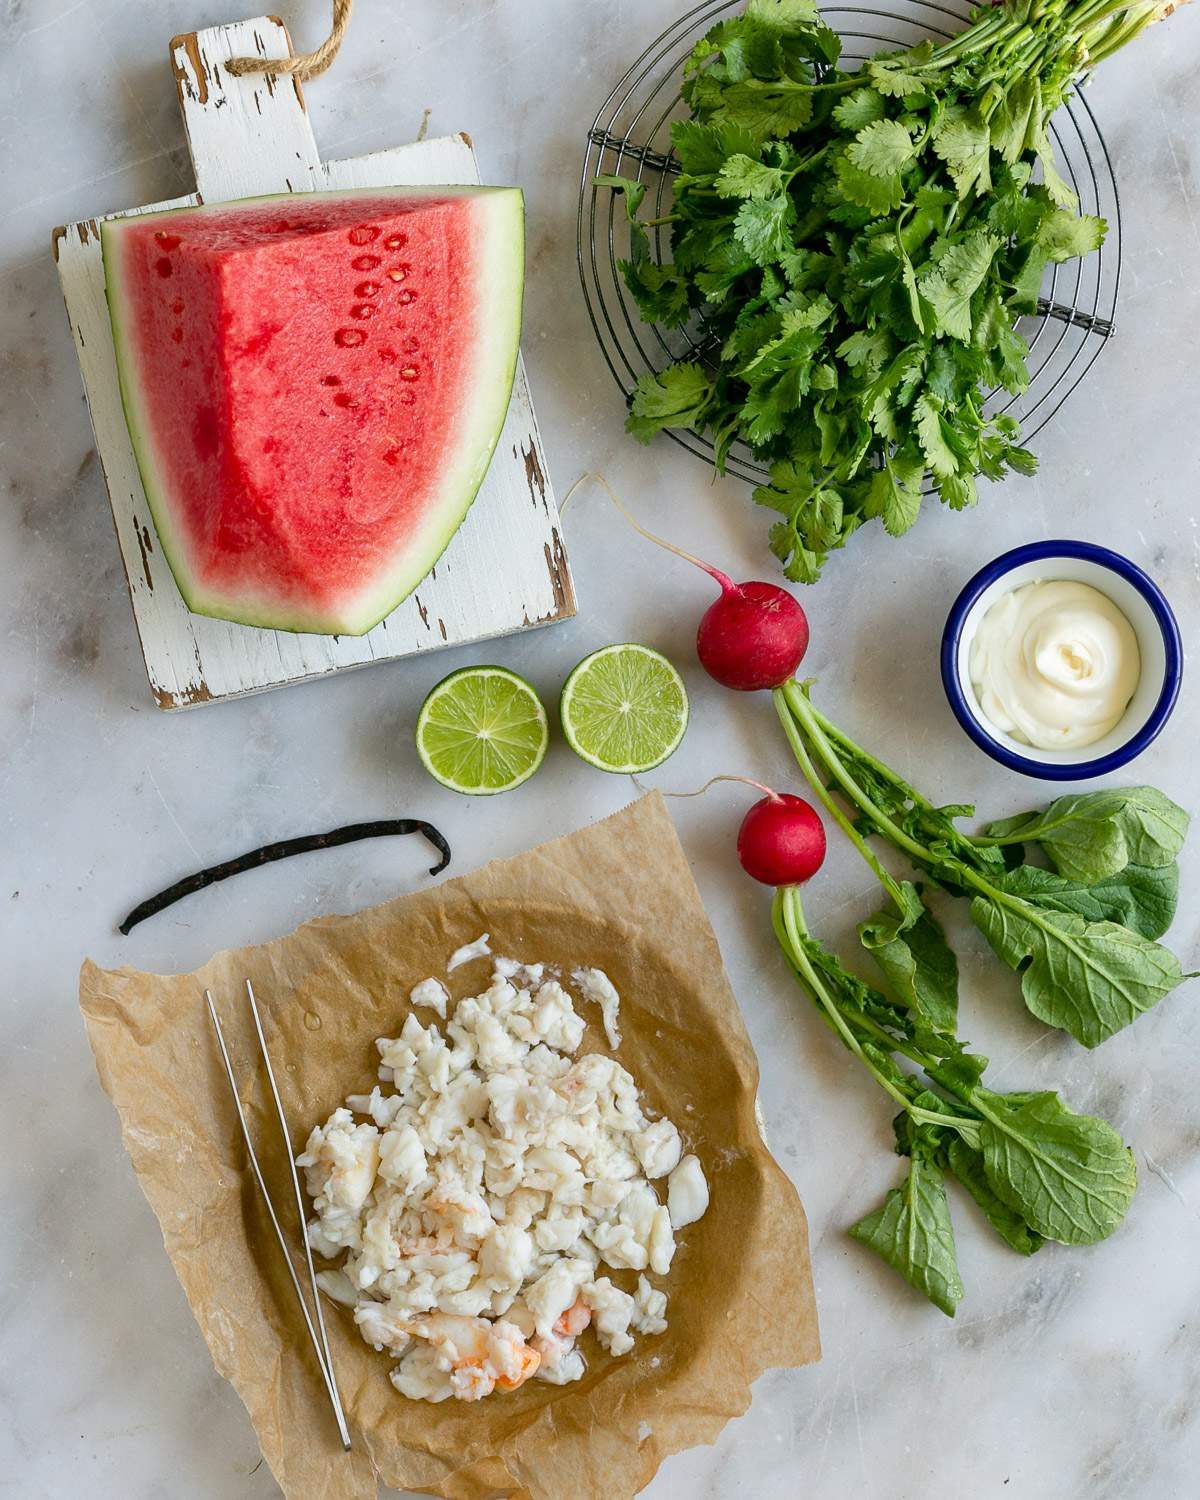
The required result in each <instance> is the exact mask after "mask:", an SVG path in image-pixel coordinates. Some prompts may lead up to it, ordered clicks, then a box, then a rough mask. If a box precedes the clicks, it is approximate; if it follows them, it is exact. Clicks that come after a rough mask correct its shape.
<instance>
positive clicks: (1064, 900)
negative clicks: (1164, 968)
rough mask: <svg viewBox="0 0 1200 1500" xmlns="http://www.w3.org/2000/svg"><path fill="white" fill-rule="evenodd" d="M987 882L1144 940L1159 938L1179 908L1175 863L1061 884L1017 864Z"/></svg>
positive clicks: (1056, 877)
mask: <svg viewBox="0 0 1200 1500" xmlns="http://www.w3.org/2000/svg"><path fill="white" fill-rule="evenodd" d="M990 878H991V882H992V884H993V885H995V886H996V887H997V888H998V889H999V890H1002V891H1008V892H1009V893H1010V894H1011V895H1014V896H1021V897H1023V898H1024V899H1025V900H1026V901H1028V902H1030V903H1031V904H1032V905H1034V906H1040V907H1043V908H1044V909H1046V910H1047V911H1066V912H1074V913H1075V914H1076V915H1077V916H1080V917H1083V918H1084V920H1085V921H1088V922H1119V923H1120V924H1121V926H1122V927H1128V928H1130V929H1131V930H1132V931H1133V932H1137V933H1140V934H1141V935H1142V937H1144V938H1160V937H1162V935H1163V933H1164V932H1166V930H1167V928H1168V927H1170V925H1171V923H1172V922H1173V921H1174V920H1175V910H1176V907H1177V906H1178V904H1179V866H1178V865H1176V864H1174V863H1172V864H1169V865H1157V866H1155V867H1153V868H1149V867H1147V866H1146V865H1126V866H1125V868H1124V869H1123V870H1118V871H1117V873H1116V874H1115V875H1110V876H1108V877H1107V879H1105V880H1097V881H1096V882H1095V884H1093V885H1084V884H1083V883H1082V882H1080V881H1074V880H1065V879H1064V878H1063V877H1062V876H1061V875H1054V874H1052V873H1051V872H1050V871H1049V870H1043V869H1040V868H1039V867H1038V866H1036V865H1018V866H1017V868H1016V869H1014V870H1006V871H1005V872H1004V873H1003V874H994V875H992V876H991V877H990Z"/></svg>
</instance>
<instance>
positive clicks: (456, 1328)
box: [403, 1313, 541, 1401]
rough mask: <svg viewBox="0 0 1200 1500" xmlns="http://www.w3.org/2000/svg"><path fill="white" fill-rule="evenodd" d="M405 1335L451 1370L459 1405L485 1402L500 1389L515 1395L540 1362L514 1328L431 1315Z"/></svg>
mask: <svg viewBox="0 0 1200 1500" xmlns="http://www.w3.org/2000/svg"><path fill="white" fill-rule="evenodd" d="M403 1326H404V1330H405V1332H406V1333H410V1334H412V1335H414V1336H415V1337H416V1338H421V1339H427V1340H428V1341H429V1342H430V1343H431V1344H432V1345H433V1347H434V1348H435V1349H436V1350H437V1352H438V1354H439V1355H440V1356H441V1359H442V1362H444V1363H445V1364H447V1365H448V1366H449V1370H450V1382H451V1384H452V1386H453V1387H454V1394H455V1395H456V1396H457V1397H458V1399H459V1400H460V1401H480V1400H482V1399H483V1397H484V1396H490V1395H491V1393H492V1391H493V1390H494V1389H495V1388H496V1386H499V1387H500V1389H501V1390H504V1391H515V1390H516V1388H517V1387H518V1386H519V1385H523V1384H524V1382H525V1381H526V1380H528V1379H529V1377H530V1376H531V1375H533V1374H535V1373H536V1371H537V1367H538V1365H539V1364H540V1363H541V1356H540V1355H539V1354H538V1352H537V1350H536V1349H532V1348H530V1346H529V1345H528V1344H527V1343H526V1342H525V1336H524V1335H523V1334H522V1332H521V1330H520V1329H519V1328H518V1327H517V1326H516V1325H515V1324H513V1323H505V1322H498V1323H489V1322H488V1320H487V1319H486V1318H467V1317H460V1316H459V1315H457V1314H455V1313H429V1314H427V1315H426V1316H425V1317H422V1318H414V1319H413V1320H412V1321H411V1322H408V1323H406V1324H404V1325H403Z"/></svg>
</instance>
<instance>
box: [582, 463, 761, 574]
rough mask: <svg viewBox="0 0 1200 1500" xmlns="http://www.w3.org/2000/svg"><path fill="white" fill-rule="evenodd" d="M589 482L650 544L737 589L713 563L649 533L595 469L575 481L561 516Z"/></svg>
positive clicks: (653, 533)
mask: <svg viewBox="0 0 1200 1500" xmlns="http://www.w3.org/2000/svg"><path fill="white" fill-rule="evenodd" d="M589 480H590V481H592V483H594V484H598V485H599V486H600V487H601V488H602V489H603V490H604V491H605V493H606V494H607V495H608V498H609V499H610V500H611V501H612V503H613V504H614V505H615V506H616V508H617V509H618V510H619V511H620V513H621V514H622V515H623V516H624V517H625V519H626V521H628V522H629V524H630V525H631V526H632V527H633V529H634V531H636V532H637V533H638V535H639V536H644V537H645V538H646V540H647V541H648V542H653V543H654V544H655V546H657V547H664V548H665V549H666V550H667V551H668V552H673V553H674V554H675V556H676V557H682V558H683V560H684V562H690V563H691V564H692V565H693V566H694V567H697V568H700V569H702V570H703V571H704V572H705V573H707V574H708V576H709V577H710V578H713V579H715V580H716V581H717V583H719V584H720V585H721V587H722V589H736V587H737V585H736V584H735V583H734V581H733V579H732V578H730V577H729V575H728V574H727V573H722V572H721V570H720V568H714V567H713V565H712V564H711V563H706V562H705V561H704V560H703V559H702V558H699V557H696V556H694V555H693V554H692V553H691V552H685V551H684V550H683V548H682V547H677V546H676V545H675V543H674V542H668V541H667V539H666V537H662V536H659V535H658V534H657V532H653V531H649V530H648V529H647V528H646V527H645V526H643V525H642V523H641V522H640V521H639V520H638V519H637V518H636V517H635V516H634V514H633V512H632V511H631V510H630V509H629V507H628V506H626V505H625V504H623V503H622V501H621V500H619V499H618V498H617V492H616V491H615V490H614V489H613V487H612V485H611V484H609V482H608V480H607V479H605V477H604V475H603V474H601V473H599V472H598V471H597V470H595V469H589V470H588V472H587V473H586V474H581V475H580V476H579V478H578V479H577V480H576V481H575V483H574V484H573V485H572V486H571V488H570V489H569V490H568V491H567V493H566V494H565V495H564V496H563V499H562V503H561V504H560V505H559V507H558V510H559V514H560V515H561V514H562V512H563V511H564V510H566V508H567V505H568V504H569V502H570V500H571V497H572V495H574V493H575V491H576V490H578V489H579V488H580V486H581V485H584V484H587V483H588V481H589Z"/></svg>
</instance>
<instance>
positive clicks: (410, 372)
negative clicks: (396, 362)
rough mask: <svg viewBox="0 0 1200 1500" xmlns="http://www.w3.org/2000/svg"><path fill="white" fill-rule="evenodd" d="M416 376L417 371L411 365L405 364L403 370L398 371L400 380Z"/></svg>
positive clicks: (413, 378)
mask: <svg viewBox="0 0 1200 1500" xmlns="http://www.w3.org/2000/svg"><path fill="white" fill-rule="evenodd" d="M416 378H417V372H416V369H415V368H414V367H413V366H412V365H405V366H404V368H403V370H401V371H400V379H401V380H416Z"/></svg>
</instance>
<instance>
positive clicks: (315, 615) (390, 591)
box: [100, 185, 525, 636]
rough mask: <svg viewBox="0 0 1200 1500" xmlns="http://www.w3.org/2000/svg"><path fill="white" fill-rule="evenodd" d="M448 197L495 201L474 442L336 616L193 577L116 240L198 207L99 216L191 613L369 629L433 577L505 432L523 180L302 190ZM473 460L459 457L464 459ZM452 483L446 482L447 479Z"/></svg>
mask: <svg viewBox="0 0 1200 1500" xmlns="http://www.w3.org/2000/svg"><path fill="white" fill-rule="evenodd" d="M388 196H395V197H405V198H413V197H422V196H429V197H443V198H444V197H449V196H469V197H472V198H477V199H479V200H480V201H481V203H483V202H486V203H487V204H489V205H492V208H491V213H492V216H493V217H494V218H495V220H496V223H495V224H494V225H492V226H490V233H489V237H488V238H489V242H488V244H487V245H486V246H485V250H484V258H485V260H488V261H490V266H491V273H492V280H491V281H490V283H489V287H488V295H489V303H488V320H487V336H486V338H484V339H482V340H481V346H480V355H479V358H480V361H481V366H482V368H481V369H480V371H479V372H478V373H477V376H476V380H475V383H474V387H473V389H474V391H475V392H476V399H475V400H474V401H473V402H472V401H471V400H468V401H467V402H466V403H465V406H464V409H465V410H468V411H470V413H471V427H472V434H470V435H473V436H475V437H476V438H477V444H476V445H474V446H473V445H472V444H471V443H468V442H466V441H464V440H462V439H461V438H460V440H459V441H458V442H457V443H456V444H455V449H454V454H455V456H456V457H457V458H458V459H459V460H460V468H461V469H462V472H461V473H458V474H452V475H451V476H449V480H450V481H451V482H452V483H453V485H454V492H453V494H452V495H451V496H450V498H449V499H448V500H446V501H445V502H443V503H442V504H440V505H435V506H432V507H431V508H430V511H429V518H430V519H429V522H428V524H427V526H426V529H425V531H423V532H422V533H420V534H419V535H418V537H417V538H416V539H414V540H412V541H410V543H409V544H408V545H407V546H406V547H405V550H404V553H403V554H402V556H401V558H400V560H399V561H398V563H397V566H396V567H395V569H394V570H393V571H392V572H391V573H389V574H387V575H385V576H384V577H383V578H382V579H381V581H380V582H379V583H378V584H377V585H376V586H375V587H374V588H373V589H372V590H371V592H370V593H369V594H366V595H364V596H363V597H362V598H361V599H360V600H359V602H358V607H357V608H356V609H355V611H354V612H353V614H352V615H351V614H349V613H346V612H340V613H339V614H338V617H337V619H336V620H335V619H333V618H332V617H331V616H329V615H325V614H322V613H320V612H317V611H314V612H305V611H303V610H297V609H296V608H295V607H294V606H291V605H288V604H284V603H282V602H281V601H278V600H268V601H267V602H266V603H265V604H264V605H262V606H261V607H258V608H256V607H254V606H253V605H252V604H251V603H249V602H248V601H247V600H246V598H245V597H244V596H241V597H235V598H231V597H229V596H228V595H223V594H222V593H221V592H220V591H219V590H217V589H213V588H208V587H205V586H204V585H202V584H201V582H200V580H199V579H197V578H196V577H195V576H194V572H193V570H192V568H191V567H190V565H189V563H188V560H187V547H186V543H185V541H184V538H183V536H182V535H181V533H180V531H179V528H178V527H177V526H176V525H175V523H174V519H173V517H172V516H171V513H170V507H169V504H168V503H167V499H166V497H167V495H168V494H169V493H170V486H169V483H168V481H167V480H166V479H165V478H164V476H163V475H162V474H161V473H160V471H159V465H158V463H157V460H156V456H155V452H154V444H153V442H152V440H151V439H150V437H149V433H148V424H147V422H146V421H145V419H144V418H143V415H142V413H141V410H140V403H139V397H138V390H137V379H136V374H135V367H136V360H135V358H134V356H133V354H132V351H131V350H130V349H129V347H128V344H127V340H126V338H125V336H124V333H123V331H122V327H123V322H124V317H123V312H122V307H121V278H120V275H119V272H118V269H117V260H116V247H117V242H118V240H119V238H120V235H121V232H122V230H123V229H124V228H126V227H128V226H129V225H132V224H138V225H140V224H142V223H145V222H147V221H156V222H157V221H164V220H167V219H172V218H176V217H179V216H181V215H184V214H194V213H195V212H196V207H195V206H192V205H189V206H187V207H185V208H177V209H165V210H163V211H162V212H161V213H156V214H136V215H128V216H125V217H122V218H118V219H105V220H103V221H102V222H101V226H100V239H101V250H102V255H103V261H104V284H105V297H106V299H107V302H108V308H109V318H110V321H111V324H112V335H113V349H114V352H115V355H116V365H117V380H118V385H119V388H120V394H121V405H122V407H123V409H124V412H125V423H126V426H127V427H128V429H129V436H130V441H131V444H132V447H133V454H134V459H135V460H136V462H137V467H138V473H139V474H140V475H141V480H142V488H143V490H144V491H145V494H146V501H147V504H148V505H149V507H150V513H151V516H152V517H153V519H154V525H155V529H156V530H157V532H158V536H159V541H160V543H161V545H162V549H163V555H164V556H165V557H166V560H167V563H168V565H169V567H170V569H171V572H172V574H173V576H174V578H175V583H176V586H177V587H178V589H179V592H180V594H181V595H182V597H183V601H184V603H185V604H186V605H187V607H188V609H189V610H190V611H191V612H192V613H193V614H197V615H205V616H208V617H210V618H213V619H218V620H226V621H231V622H232V623H234V624H238V625H248V626H253V627H255V628H258V629H263V630H280V631H285V632H288V633H294V634H316V635H346V636H361V635H366V634H367V632H368V631H369V630H372V629H373V628H374V627H375V626H376V625H378V624H379V622H380V621H381V620H384V619H386V618H387V616H388V615H390V614H391V613H392V612H393V611H394V610H395V609H396V608H397V607H398V606H399V605H400V604H402V603H403V602H404V600H405V599H407V598H408V596H409V595H410V594H411V593H412V592H413V591H414V590H415V589H416V588H417V587H418V586H419V585H420V584H421V582H422V581H423V580H424V579H425V578H427V577H428V576H429V573H430V572H431V570H432V569H433V568H434V567H435V566H436V564H437V562H438V560H439V558H440V557H441V556H442V554H443V553H444V552H445V550H446V548H447V547H448V546H449V545H450V543H451V541H452V540H453V538H454V536H455V535H456V533H457V532H458V530H459V528H460V527H461V526H462V524H463V522H464V521H465V520H466V518H467V514H468V512H469V511H470V509H471V506H472V504H473V503H474V501H475V497H476V495H477V494H478V493H479V489H480V486H481V485H482V484H483V481H484V479H485V478H486V476H487V472H488V469H489V468H490V466H491V462H492V457H493V455H494V453H495V451H496V445H497V444H498V443H499V441H500V435H501V433H502V432H503V430H504V423H505V420H506V418H507V415H508V408H509V405H510V402H511V400H512V389H513V382H514V380H515V379H516V372H517V361H518V359H519V357H520V340H521V316H522V310H523V299H524V284H525V208H524V195H523V194H522V192H521V189H520V188H493V187H475V186H470V187H464V186H435V185H422V186H396V187H378V188H376V187H372V188H347V189H341V190H337V191H332V192H323V193H312V194H305V195H304V198H305V200H306V201H308V200H310V199H322V200H328V199H345V198H367V197H370V198H381V197H388ZM295 199H296V195H295V194H292V193H271V194H264V195H262V196H260V197H257V198H253V199H248V198H244V199H239V200H237V203H236V205H235V204H228V203H221V204H214V205H213V208H214V210H217V211H219V210H222V209H228V208H232V207H235V206H237V207H240V206H242V205H244V204H249V203H273V202H280V201H284V200H287V201H291V202H295ZM463 459H469V460H470V461H469V462H467V463H465V464H463V463H462V462H461V460H463ZM450 487H451V484H450V482H448V483H447V484H445V485H444V486H443V488H444V489H449V488H450Z"/></svg>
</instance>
